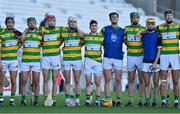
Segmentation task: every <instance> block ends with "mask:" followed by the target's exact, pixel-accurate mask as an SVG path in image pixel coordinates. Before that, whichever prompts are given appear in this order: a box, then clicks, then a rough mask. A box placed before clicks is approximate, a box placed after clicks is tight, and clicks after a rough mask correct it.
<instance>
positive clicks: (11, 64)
mask: <svg viewBox="0 0 180 114" xmlns="http://www.w3.org/2000/svg"><path fill="white" fill-rule="evenodd" d="M2 65H3V72H6V71H18V60H12V61H6V60H2Z"/></svg>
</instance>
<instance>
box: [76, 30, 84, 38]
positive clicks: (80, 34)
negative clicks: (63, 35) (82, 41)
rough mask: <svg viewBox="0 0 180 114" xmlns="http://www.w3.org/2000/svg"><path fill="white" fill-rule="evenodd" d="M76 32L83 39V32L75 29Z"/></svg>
mask: <svg viewBox="0 0 180 114" xmlns="http://www.w3.org/2000/svg"><path fill="white" fill-rule="evenodd" d="M77 31H78V33H79V36H80V37H83V36H84V32H83V31H82V30H80V29H77Z"/></svg>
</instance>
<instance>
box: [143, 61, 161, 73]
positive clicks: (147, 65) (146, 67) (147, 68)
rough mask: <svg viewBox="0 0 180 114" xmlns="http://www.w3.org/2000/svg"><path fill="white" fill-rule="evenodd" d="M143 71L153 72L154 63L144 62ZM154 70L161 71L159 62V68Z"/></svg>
mask: <svg viewBox="0 0 180 114" xmlns="http://www.w3.org/2000/svg"><path fill="white" fill-rule="evenodd" d="M142 71H143V72H152V63H143V64H142ZM153 71H154V72H159V71H160V68H159V64H157V68H156V69H154V70H153Z"/></svg>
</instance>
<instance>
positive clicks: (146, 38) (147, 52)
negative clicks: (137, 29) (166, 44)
mask: <svg viewBox="0 0 180 114" xmlns="http://www.w3.org/2000/svg"><path fill="white" fill-rule="evenodd" d="M142 42H143V44H142V45H143V50H144V58H143V62H146V63H153V62H154V61H155V59H156V56H157V52H158V48H160V47H161V46H162V42H161V36H160V34H159V32H157V31H155V32H151V33H145V34H143V35H142Z"/></svg>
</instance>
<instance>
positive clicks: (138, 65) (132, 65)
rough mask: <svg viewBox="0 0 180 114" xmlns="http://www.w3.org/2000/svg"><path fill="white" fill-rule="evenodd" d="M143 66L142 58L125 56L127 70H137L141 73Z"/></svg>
mask: <svg viewBox="0 0 180 114" xmlns="http://www.w3.org/2000/svg"><path fill="white" fill-rule="evenodd" d="M142 64H143V56H135V57H134V56H127V70H128V71H134V70H139V71H142Z"/></svg>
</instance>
